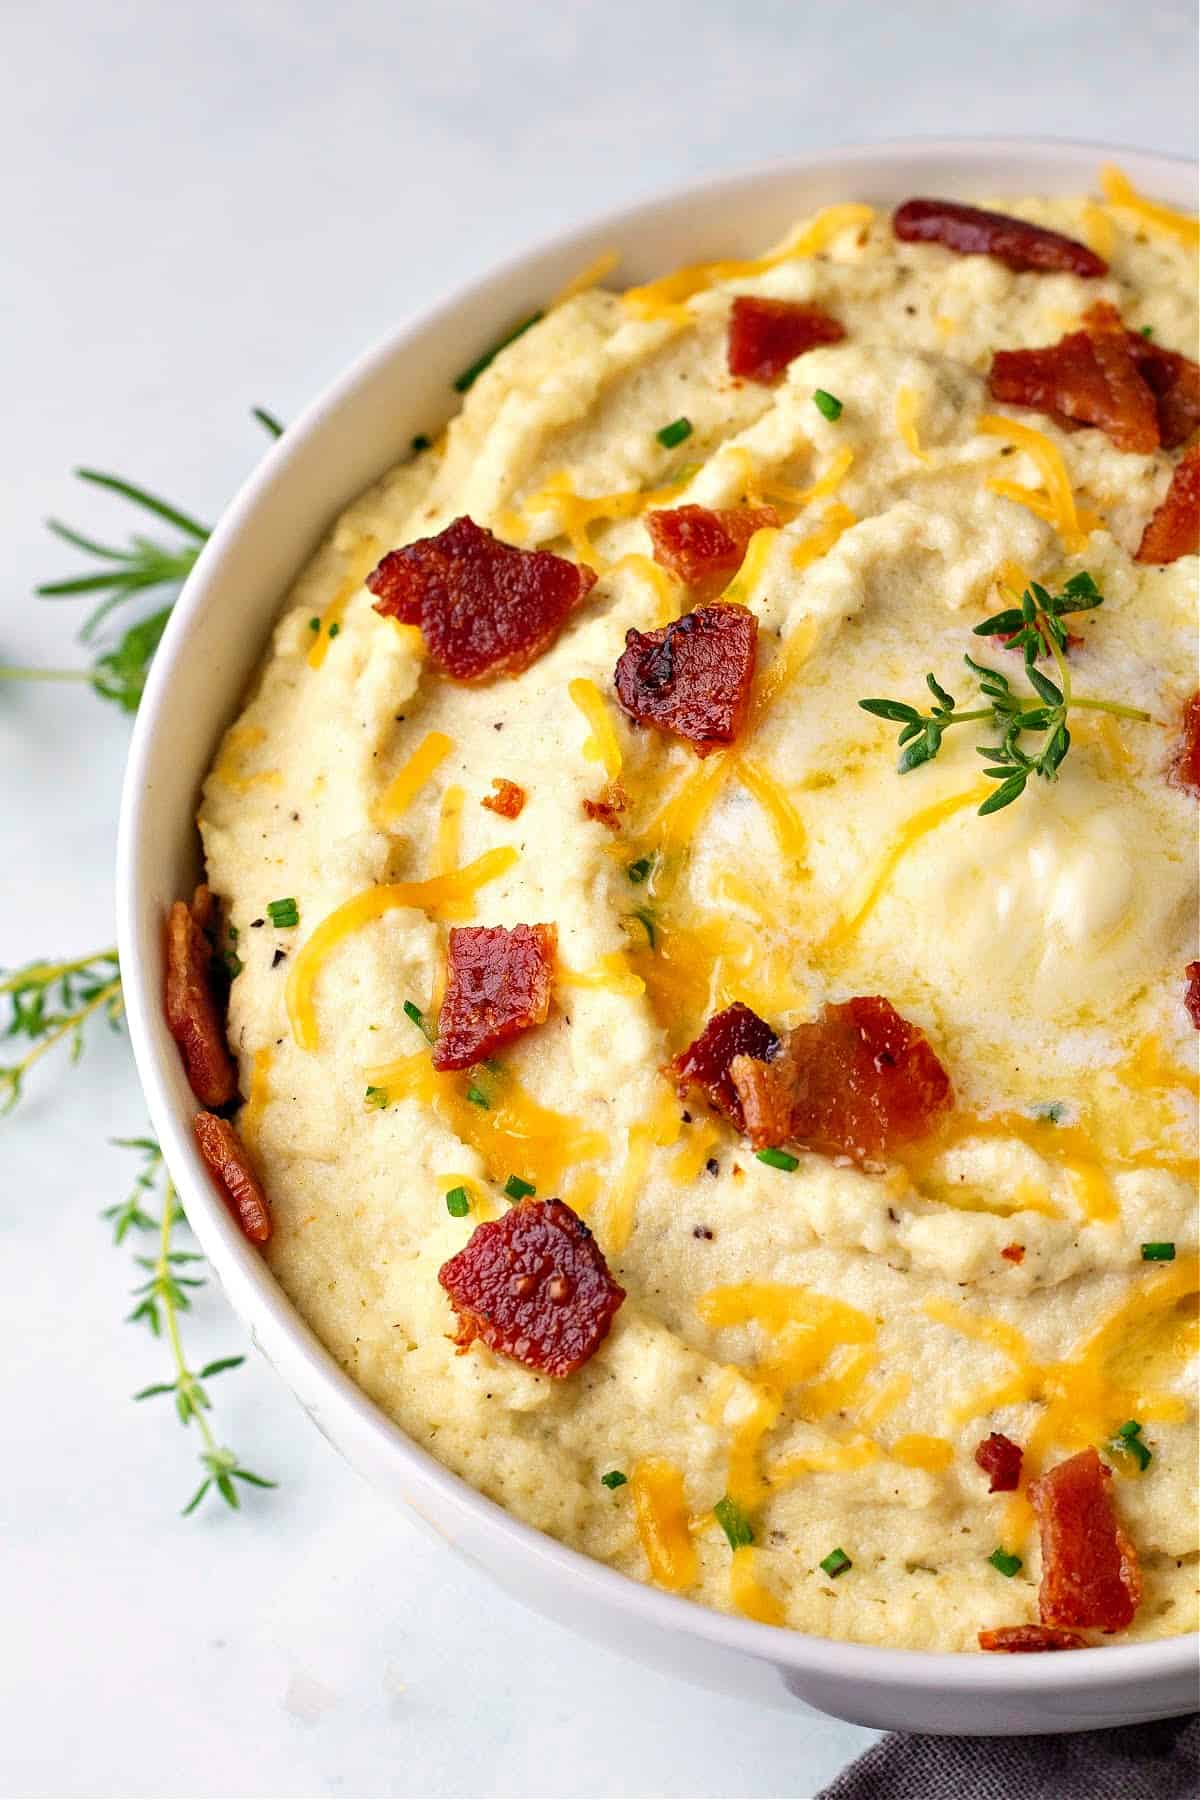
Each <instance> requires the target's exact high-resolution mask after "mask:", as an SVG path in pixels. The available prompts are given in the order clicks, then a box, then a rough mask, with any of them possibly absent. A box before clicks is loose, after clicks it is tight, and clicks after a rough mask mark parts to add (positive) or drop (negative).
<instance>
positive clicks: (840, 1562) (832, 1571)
mask: <svg viewBox="0 0 1200 1800" xmlns="http://www.w3.org/2000/svg"><path fill="white" fill-rule="evenodd" d="M820 1566H821V1568H823V1569H824V1571H825V1573H826V1574H827V1575H844V1574H845V1573H846V1570H847V1569H852V1568H853V1567H854V1564H853V1563H852V1562H851V1561H850V1558H849V1557H848V1556H847V1555H846V1552H845V1551H844V1550H843V1549H841V1548H840V1547H839V1548H838V1549H836V1550H831V1551H830V1552H829V1555H828V1556H823V1557H822V1558H821V1565H820Z"/></svg>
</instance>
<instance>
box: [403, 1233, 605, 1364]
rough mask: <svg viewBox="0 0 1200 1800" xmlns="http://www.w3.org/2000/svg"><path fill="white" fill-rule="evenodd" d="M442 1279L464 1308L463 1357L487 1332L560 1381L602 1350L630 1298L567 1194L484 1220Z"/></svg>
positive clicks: (459, 1335) (503, 1351)
mask: <svg viewBox="0 0 1200 1800" xmlns="http://www.w3.org/2000/svg"><path fill="white" fill-rule="evenodd" d="M438 1280H439V1281H440V1282H441V1284H442V1286H443V1287H444V1288H445V1290H446V1292H447V1294H449V1296H450V1303H451V1305H452V1306H453V1307H454V1310H455V1312H456V1313H457V1314H458V1330H457V1332H456V1333H455V1336H454V1340H453V1341H454V1342H455V1343H456V1344H457V1345H458V1348H459V1354H460V1355H461V1354H462V1352H463V1351H464V1350H467V1349H468V1348H469V1347H470V1345H471V1344H472V1343H474V1341H475V1339H476V1338H480V1339H481V1340H482V1341H483V1342H484V1343H485V1344H486V1345H487V1346H488V1348H489V1350H494V1351H496V1352H497V1353H498V1354H499V1355H500V1356H509V1357H511V1358H512V1359H513V1361H514V1362H519V1363H523V1364H524V1365H525V1367H526V1368H527V1369H537V1370H539V1371H540V1372H541V1373H543V1374H546V1375H551V1376H553V1377H554V1379H555V1380H556V1381H561V1380H563V1379H564V1378H565V1377H566V1376H568V1375H573V1374H574V1373H575V1371H576V1369H579V1368H582V1366H583V1364H584V1363H585V1362H587V1360H588V1358H589V1357H590V1356H593V1355H594V1354H595V1352H596V1351H597V1350H598V1349H599V1347H600V1345H601V1344H602V1343H603V1341H604V1339H605V1338H606V1337H607V1336H608V1332H609V1327H610V1326H611V1324H612V1321H613V1315H614V1313H615V1312H616V1311H617V1308H618V1307H619V1306H620V1304H621V1302H622V1300H624V1298H625V1290H624V1288H622V1287H619V1286H618V1285H617V1283H616V1282H615V1281H614V1280H613V1278H612V1276H611V1275H610V1274H609V1272H608V1264H607V1263H606V1262H605V1260H604V1257H603V1255H602V1254H601V1251H600V1248H599V1246H598V1245H597V1243H596V1240H595V1238H594V1237H593V1236H592V1234H591V1232H590V1231H589V1230H588V1228H587V1226H586V1225H585V1224H584V1223H583V1221H582V1219H579V1218H577V1217H576V1215H575V1214H574V1213H573V1212H572V1211H571V1209H570V1207H569V1206H564V1204H563V1202H562V1201H561V1200H525V1201H523V1202H522V1203H521V1205H519V1206H515V1207H514V1208H513V1209H512V1211H511V1212H509V1213H506V1214H505V1216H504V1217H503V1218H502V1219H489V1220H487V1221H486V1222H485V1223H484V1224H482V1225H477V1226H476V1227H475V1230H474V1231H473V1232H472V1234H471V1236H470V1238H469V1239H468V1240H467V1243H466V1244H465V1245H464V1247H463V1248H462V1249H461V1250H460V1251H459V1252H458V1254H457V1255H456V1256H452V1257H451V1258H450V1260H449V1262H445V1263H443V1264H442V1266H441V1268H440V1269H439V1270H438Z"/></svg>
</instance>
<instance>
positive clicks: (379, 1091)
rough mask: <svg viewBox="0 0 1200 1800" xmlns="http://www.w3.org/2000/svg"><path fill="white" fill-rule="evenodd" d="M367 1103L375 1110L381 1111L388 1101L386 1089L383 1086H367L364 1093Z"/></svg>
mask: <svg viewBox="0 0 1200 1800" xmlns="http://www.w3.org/2000/svg"><path fill="white" fill-rule="evenodd" d="M366 1101H367V1105H368V1106H371V1107H374V1108H375V1110H376V1111H377V1112H383V1111H384V1109H385V1108H386V1106H387V1103H388V1091H387V1089H386V1088H385V1087H369V1088H368V1089H367V1093H366Z"/></svg>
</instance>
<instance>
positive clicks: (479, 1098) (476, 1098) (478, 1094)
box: [467, 1082, 492, 1112]
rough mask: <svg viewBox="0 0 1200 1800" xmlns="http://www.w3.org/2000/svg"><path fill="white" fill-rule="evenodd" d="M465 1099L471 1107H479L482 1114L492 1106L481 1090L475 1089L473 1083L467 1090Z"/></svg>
mask: <svg viewBox="0 0 1200 1800" xmlns="http://www.w3.org/2000/svg"><path fill="white" fill-rule="evenodd" d="M467 1099H468V1100H469V1101H470V1102H471V1105H472V1106H481V1107H482V1108H483V1110H484V1112H487V1110H488V1108H489V1107H490V1106H491V1104H492V1103H491V1101H490V1100H489V1099H488V1097H487V1095H486V1094H485V1093H484V1091H483V1089H482V1088H478V1087H476V1086H475V1083H474V1082H472V1083H471V1085H470V1087H469V1088H468V1089H467Z"/></svg>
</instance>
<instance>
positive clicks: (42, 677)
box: [0, 663, 92, 681]
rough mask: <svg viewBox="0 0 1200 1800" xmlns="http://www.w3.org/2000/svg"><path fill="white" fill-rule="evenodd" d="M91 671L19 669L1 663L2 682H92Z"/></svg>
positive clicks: (0, 678) (0, 674)
mask: <svg viewBox="0 0 1200 1800" xmlns="http://www.w3.org/2000/svg"><path fill="white" fill-rule="evenodd" d="M91 679H92V671H91V670H90V669H18V668H16V667H14V666H13V665H12V664H11V663H0V681H90V680H91Z"/></svg>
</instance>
